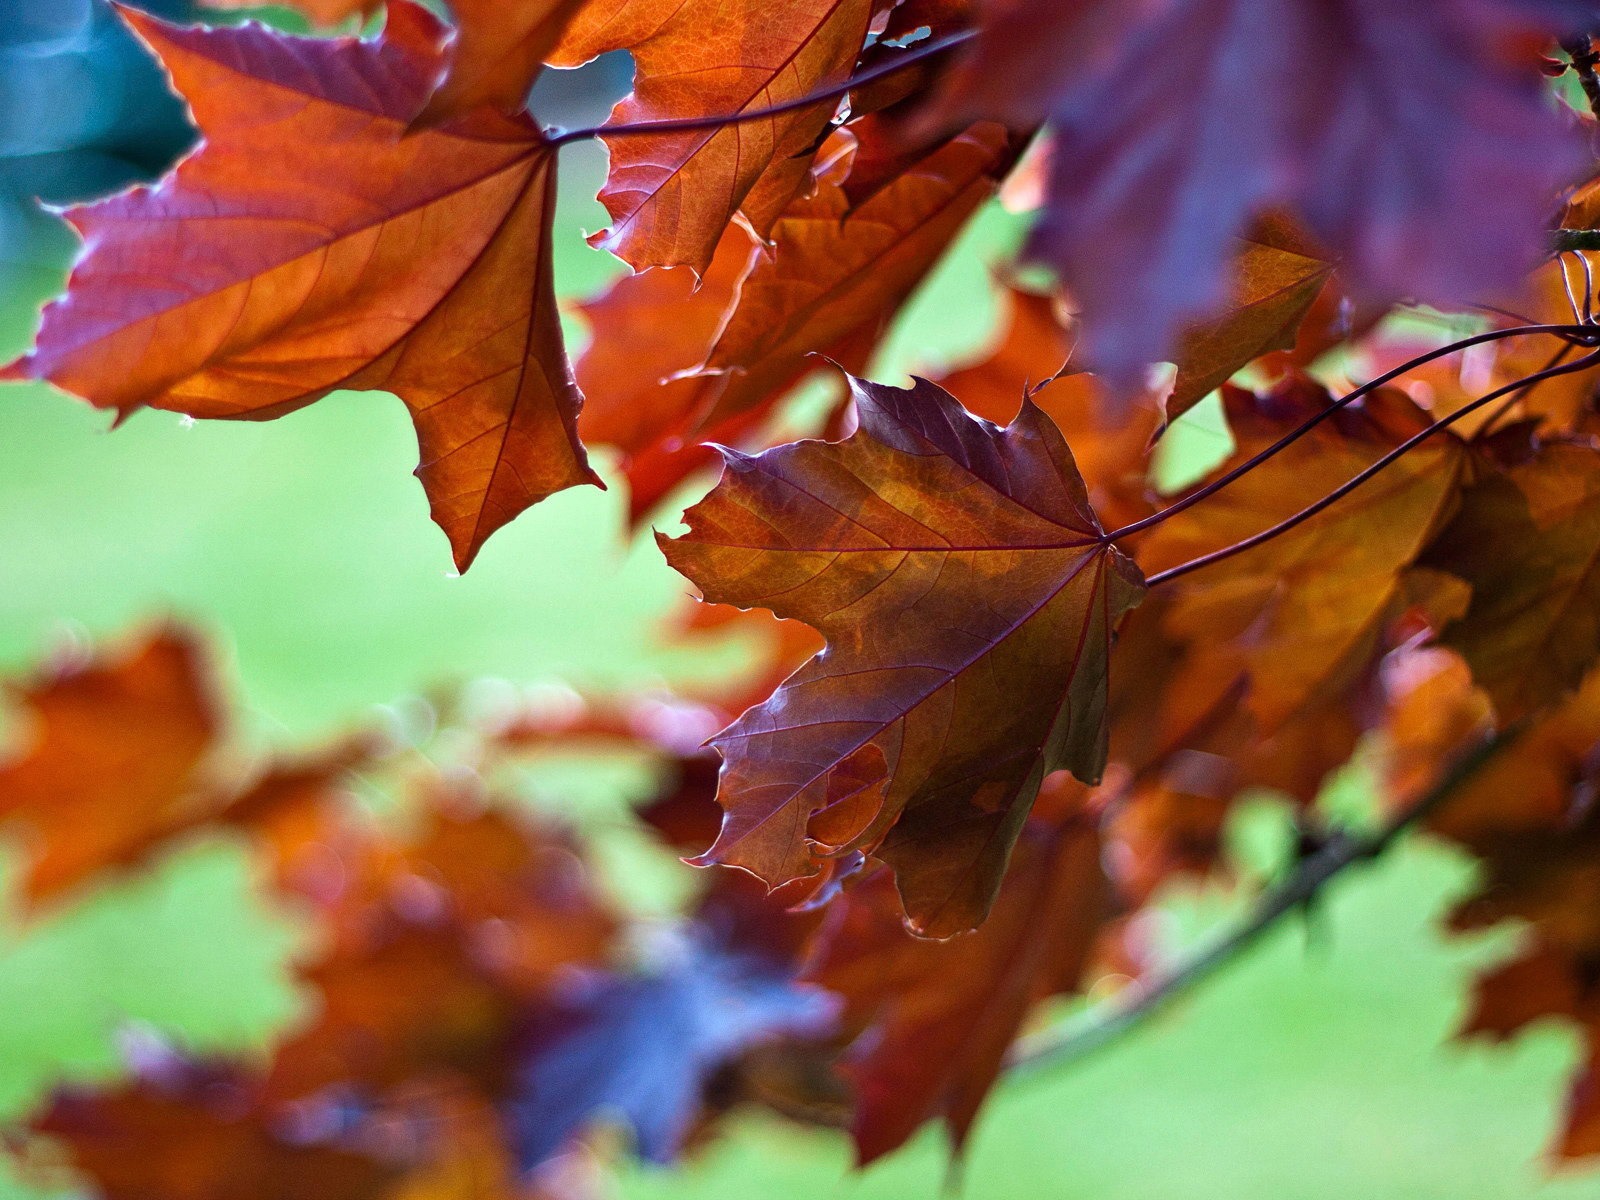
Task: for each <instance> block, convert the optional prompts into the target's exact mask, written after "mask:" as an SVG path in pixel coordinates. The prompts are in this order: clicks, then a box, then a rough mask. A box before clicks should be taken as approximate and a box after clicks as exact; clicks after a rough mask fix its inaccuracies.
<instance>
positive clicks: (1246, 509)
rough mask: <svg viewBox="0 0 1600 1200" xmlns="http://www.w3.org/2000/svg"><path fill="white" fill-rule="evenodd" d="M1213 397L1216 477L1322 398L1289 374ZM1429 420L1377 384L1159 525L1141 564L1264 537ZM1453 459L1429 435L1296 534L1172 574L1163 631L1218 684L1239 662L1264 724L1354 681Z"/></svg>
mask: <svg viewBox="0 0 1600 1200" xmlns="http://www.w3.org/2000/svg"><path fill="white" fill-rule="evenodd" d="M1223 401H1224V405H1225V407H1226V410H1227V415H1228V421H1229V425H1230V426H1231V427H1232V429H1233V433H1234V437H1235V440H1236V442H1237V447H1236V449H1235V452H1234V454H1233V455H1232V456H1230V458H1229V460H1228V461H1227V462H1225V463H1223V464H1222V465H1221V466H1220V467H1219V468H1218V470H1217V474H1218V475H1220V474H1221V473H1223V472H1226V471H1227V470H1229V469H1230V468H1232V467H1233V466H1235V465H1237V464H1238V463H1240V462H1243V461H1245V460H1246V459H1248V458H1250V457H1252V456H1254V455H1255V454H1257V453H1258V452H1260V451H1262V450H1263V449H1265V448H1266V447H1267V446H1269V445H1271V444H1273V443H1274V442H1276V441H1277V439H1278V438H1280V437H1281V436H1282V435H1284V434H1285V433H1288V432H1289V431H1290V430H1292V429H1295V428H1296V427H1298V426H1299V425H1300V424H1301V423H1302V422H1303V421H1305V420H1307V419H1309V418H1311V417H1313V416H1315V415H1316V414H1317V413H1318V412H1319V411H1322V410H1323V409H1324V408H1325V407H1326V406H1327V405H1328V404H1330V403H1331V402H1332V401H1331V397H1329V396H1328V394H1327V392H1326V391H1324V390H1323V389H1322V388H1321V387H1320V386H1319V385H1317V384H1314V383H1312V382H1310V381H1309V380H1306V379H1304V378H1294V377H1291V378H1290V379H1288V380H1286V381H1285V382H1284V383H1282V384H1281V385H1279V386H1278V387H1277V388H1275V389H1274V390H1273V391H1271V392H1269V393H1267V394H1265V395H1263V396H1259V397H1257V396H1255V395H1253V394H1252V393H1249V392H1245V391H1243V390H1241V389H1238V388H1231V387H1230V388H1225V389H1224V391H1223ZM1429 424H1430V422H1429V421H1428V419H1427V416H1426V414H1424V413H1423V412H1422V411H1421V410H1420V409H1418V408H1417V407H1416V406H1415V405H1414V404H1413V403H1412V402H1411V401H1410V400H1409V399H1407V398H1406V396H1405V395H1404V394H1403V393H1400V392H1395V391H1379V392H1377V393H1375V394H1374V395H1372V396H1369V397H1368V398H1367V400H1366V402H1365V403H1364V404H1363V405H1361V406H1360V407H1359V408H1355V407H1350V408H1345V409H1342V410H1340V411H1339V412H1337V413H1335V414H1334V415H1333V416H1332V417H1330V418H1329V419H1327V420H1325V421H1324V422H1323V423H1322V424H1321V425H1319V426H1318V427H1317V428H1316V429H1315V430H1313V431H1312V432H1311V433H1309V434H1307V435H1305V436H1304V437H1302V438H1300V439H1299V440H1298V441H1297V442H1295V443H1294V445H1292V446H1290V447H1288V448H1287V449H1285V450H1284V451H1282V452H1281V453H1279V454H1277V455H1276V456H1275V457H1273V458H1271V459H1270V460H1269V461H1267V462H1266V463H1264V464H1263V465H1262V466H1261V467H1259V468H1258V469H1256V470H1254V471H1252V472H1250V473H1249V474H1248V475H1246V476H1245V477H1244V478H1242V479H1239V480H1238V481H1236V482H1235V483H1233V484H1232V485H1231V486H1229V487H1228V488H1226V489H1224V490H1223V491H1221V492H1218V493H1217V494H1216V495H1214V496H1209V497H1207V499H1206V500H1205V501H1204V502H1203V503H1200V504H1196V505H1195V506H1194V507H1192V508H1190V509H1188V510H1187V511H1186V512H1183V513H1181V514H1179V515H1177V516H1174V517H1173V518H1172V519H1170V520H1167V521H1165V522H1163V523H1162V524H1160V525H1159V526H1157V527H1156V528H1155V529H1154V530H1153V531H1152V532H1151V534H1150V536H1149V538H1148V540H1147V541H1146V542H1145V544H1144V545H1143V546H1142V547H1141V548H1140V561H1141V564H1142V565H1143V566H1144V568H1145V569H1146V570H1147V571H1154V570H1159V569H1164V568H1167V567H1170V566H1174V565H1177V564H1178V563H1182V562H1187V561H1189V560H1191V559H1194V558H1197V557H1199V556H1200V555H1202V554H1205V553H1209V552H1210V551H1213V550H1216V549H1218V548H1220V547H1223V546H1228V545H1231V544H1233V543H1235V542H1238V541H1240V540H1242V539H1243V538H1246V537H1249V536H1250V535H1252V534H1255V533H1259V532H1260V531H1262V530H1264V529H1267V528H1269V527H1271V526H1272V525H1274V524H1276V523H1277V522H1278V521H1281V520H1283V519H1285V518H1287V517H1290V516H1292V515H1294V514H1295V513H1297V512H1298V511H1300V510H1301V509H1303V508H1305V507H1306V506H1307V505H1309V504H1311V503H1313V502H1314V501H1317V500H1319V499H1321V498H1322V497H1323V496H1325V495H1327V494H1328V493H1329V492H1331V491H1332V490H1333V489H1334V488H1336V487H1338V486H1339V485H1341V484H1343V483H1345V482H1346V481H1347V480H1349V479H1351V478H1353V477H1354V476H1356V475H1357V474H1359V473H1360V472H1361V471H1362V470H1364V469H1365V468H1367V467H1369V466H1371V465H1372V464H1373V463H1374V462H1376V461H1377V460H1378V459H1379V458H1381V457H1382V456H1383V455H1384V454H1386V453H1387V452H1389V451H1390V450H1392V449H1394V447H1396V446H1397V445H1399V444H1400V443H1401V442H1402V441H1404V440H1405V439H1406V438H1408V437H1411V436H1412V435H1414V434H1415V433H1417V432H1419V431H1420V430H1422V429H1424V428H1426V427H1427V426H1428V425H1429ZM1463 462H1464V455H1463V451H1462V446H1461V443H1460V441H1459V440H1458V439H1454V438H1453V437H1451V436H1448V435H1446V436H1441V437H1436V438H1433V439H1432V440H1430V441H1428V442H1425V443H1422V444H1421V445H1419V446H1418V447H1417V448H1416V449H1415V450H1414V451H1413V452H1412V453H1410V454H1408V455H1407V456H1406V457H1405V458H1403V459H1401V460H1400V461H1398V462H1396V463H1395V464H1393V465H1392V466H1390V467H1389V468H1388V469H1387V470H1385V471H1383V472H1382V473H1381V474H1379V475H1377V476H1376V477H1375V478H1373V479H1371V480H1370V481H1368V482H1367V483H1365V484H1364V485H1362V486H1361V487H1360V488H1358V489H1357V490H1356V491H1354V492H1352V493H1351V494H1350V495H1348V496H1347V497H1345V498H1343V499H1342V500H1340V501H1339V502H1337V503H1336V504H1334V505H1333V506H1331V507H1329V508H1328V509H1326V510H1324V511H1323V512H1322V513H1320V514H1318V515H1317V516H1315V517H1313V518H1311V519H1310V520H1308V521H1306V522H1305V523H1304V524H1302V525H1300V526H1299V527H1298V528H1296V529H1294V530H1292V531H1290V532H1288V533H1285V534H1283V535H1282V536H1280V537H1277V538H1275V539H1273V540H1272V541H1270V542H1267V543H1265V544H1263V545H1261V546H1258V547H1256V548H1254V549H1252V550H1249V551H1246V552H1245V553H1242V554H1239V555H1236V556H1235V557H1233V558H1230V559H1227V560H1225V561H1223V562H1220V563H1217V564H1215V565H1212V566H1208V567H1205V568H1204V569H1202V570H1199V571H1196V572H1195V573H1193V574H1192V575H1189V576H1185V577H1183V578H1182V579H1179V580H1175V581H1174V583H1173V584H1172V585H1171V586H1172V587H1173V589H1174V590H1175V592H1176V596H1175V603H1174V604H1173V607H1172V610H1171V612H1170V613H1169V614H1168V618H1167V628H1168V631H1169V632H1170V633H1171V634H1172V635H1173V636H1175V637H1176V638H1178V640H1179V641H1181V642H1184V643H1187V644H1188V645H1189V646H1190V648H1191V651H1192V653H1193V654H1194V655H1195V656H1196V657H1195V659H1194V661H1193V662H1192V663H1191V665H1190V667H1189V668H1188V670H1190V671H1192V672H1194V673H1196V674H1198V675H1200V676H1202V677H1209V678H1210V679H1212V680H1215V681H1217V682H1218V683H1219V685H1220V686H1222V687H1226V685H1227V681H1229V680H1231V679H1233V678H1235V677H1236V676H1238V675H1239V674H1240V673H1241V672H1242V673H1243V674H1244V675H1245V676H1246V677H1247V679H1248V688H1247V691H1246V693H1245V696H1244V703H1245V705H1246V706H1247V707H1248V709H1249V711H1250V712H1251V713H1252V714H1253V715H1254V716H1255V717H1256V718H1257V719H1258V720H1259V721H1260V722H1261V724H1262V727H1263V732H1270V731H1271V730H1273V729H1275V728H1276V727H1278V726H1279V725H1281V724H1283V723H1284V722H1285V721H1287V720H1289V719H1290V718H1292V717H1294V716H1295V715H1296V714H1297V713H1299V712H1300V711H1301V710H1302V709H1304V708H1305V707H1306V706H1307V705H1308V704H1310V703H1311V702H1312V701H1313V700H1314V699H1315V698H1317V697H1318V696H1319V695H1325V694H1327V692H1328V690H1329V689H1332V690H1334V691H1337V690H1338V689H1340V688H1341V687H1343V686H1345V685H1347V684H1349V683H1350V682H1352V680H1353V678H1354V676H1355V675H1356V674H1358V673H1360V672H1361V671H1363V670H1365V669H1367V668H1368V667H1370V665H1371V664H1372V662H1373V658H1374V655H1375V654H1376V653H1377V652H1378V650H1379V649H1380V648H1381V634H1382V632H1383V630H1384V627H1385V624H1386V622H1387V621H1388V620H1389V619H1390V618H1392V617H1393V616H1394V615H1395V614H1396V612H1397V606H1399V605H1400V604H1401V603H1402V602H1403V599H1404V596H1405V592H1404V587H1403V585H1404V581H1405V578H1406V573H1407V571H1408V569H1409V568H1410V567H1411V566H1412V564H1413V563H1415V562H1416V560H1417V559H1418V557H1419V556H1420V555H1421V553H1422V551H1423V550H1424V548H1425V547H1426V546H1427V544H1428V543H1429V541H1430V540H1431V539H1432V537H1433V535H1434V534H1435V533H1436V532H1437V531H1438V530H1439V529H1440V528H1441V527H1442V526H1443V524H1444V522H1445V520H1446V519H1447V518H1448V517H1449V515H1450V513H1451V511H1452V509H1453V505H1454V504H1455V501H1456V497H1457V492H1458V486H1459V479H1460V474H1461V469H1462V464H1463ZM1213 477H1215V476H1213Z"/></svg>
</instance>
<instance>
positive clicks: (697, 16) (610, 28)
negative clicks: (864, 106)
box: [551, 0, 874, 272]
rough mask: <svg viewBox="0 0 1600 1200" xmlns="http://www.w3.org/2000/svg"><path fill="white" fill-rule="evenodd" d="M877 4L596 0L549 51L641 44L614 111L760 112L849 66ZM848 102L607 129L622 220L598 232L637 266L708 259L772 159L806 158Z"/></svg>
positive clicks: (632, 115) (783, 164) (774, 166)
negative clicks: (718, 122) (776, 113)
mask: <svg viewBox="0 0 1600 1200" xmlns="http://www.w3.org/2000/svg"><path fill="white" fill-rule="evenodd" d="M873 7H874V4H873V0H776V2H775V3H765V4H757V3H755V2H754V0H736V2H734V3H724V2H723V0H688V2H687V3H685V2H684V0H591V3H589V4H588V5H587V7H585V8H584V9H583V11H582V12H581V13H580V14H579V15H578V17H577V19H576V20H575V21H574V22H573V23H572V25H571V27H570V28H569V29H568V31H567V36H566V37H565V39H564V40H563V41H562V43H561V45H560V46H559V47H558V48H557V49H556V51H555V53H554V55H553V56H552V60H551V61H552V62H554V63H556V64H557V65H560V66H575V65H577V64H579V63H582V62H584V61H586V60H588V59H591V58H594V57H595V56H596V55H599V54H603V53H605V52H606V51H608V50H628V51H630V52H631V53H632V54H633V58H634V65H635V72H636V74H635V82H634V90H633V93H632V95H630V96H628V97H627V98H625V99H624V100H622V101H621V102H620V103H619V104H618V105H617V106H616V108H615V109H614V110H613V111H612V114H611V120H610V124H612V125H624V124H633V123H637V122H640V121H656V120H674V119H691V118H695V117H706V116H714V115H719V114H734V113H743V112H749V111H752V110H755V109H761V108H768V107H771V106H773V105H776V104H781V103H783V102H785V101H788V100H796V99H799V98H801V97H804V96H807V95H809V94H811V93H812V92H814V91H817V90H818V89H820V88H823V87H825V86H827V85H828V84H829V83H834V82H838V81H839V80H842V79H845V78H846V77H848V76H849V74H850V71H851V68H852V67H853V66H854V65H855V61H856V58H857V56H858V55H859V54H860V53H861V47H862V44H863V43H864V42H865V40H866V36H867V26H868V21H869V19H870V18H871V15H872V10H873ZM837 107H838V105H837V102H836V101H827V102H822V103H819V104H816V105H812V106H810V107H808V108H804V109H801V110H798V111H795V112H791V113H786V114H784V115H783V116H781V117H772V118H769V119H766V120H761V121H749V122H745V123H741V124H732V125H725V126H723V127H721V128H719V129H714V130H702V131H697V132H694V133H681V134H678V133H671V134H648V135H635V136H612V137H609V138H607V139H606V142H607V146H608V148H609V149H610V151H611V171H610V174H609V175H608V176H607V179H606V184H605V187H604V188H603V189H602V190H601V193H600V199H601V200H602V201H603V202H604V203H605V206H606V209H607V211H609V212H610V214H611V220H612V226H611V229H610V230H608V231H606V232H605V233H603V234H600V235H597V236H596V237H595V238H593V239H591V240H592V241H594V243H595V244H596V245H600V246H604V247H605V248H606V249H608V250H611V251H613V252H614V253H616V254H617V255H619V256H620V257H621V258H623V259H624V260H625V261H626V262H628V263H629V264H630V265H631V266H633V267H634V269H636V270H643V269H644V268H645V267H652V266H662V267H671V266H688V267H691V268H693V269H694V270H695V271H697V272H698V271H703V270H705V269H706V267H707V266H709V264H710V262H711V257H712V254H713V251H714V250H715V248H716V245H717V242H718V240H719V239H720V238H721V237H722V233H723V230H724V229H726V228H727V225H728V222H729V221H730V220H732V219H733V216H734V214H735V213H736V212H738V211H739V209H740V207H741V206H742V205H743V204H744V203H745V199H746V197H748V196H749V195H750V194H751V192H752V190H753V189H755V188H756V186H757V185H758V183H760V182H761V180H762V179H763V177H764V176H765V175H766V174H767V173H768V172H771V171H779V172H789V171H792V170H793V160H794V159H795V158H796V157H797V156H807V157H808V152H809V151H810V150H812V149H814V148H815V145H816V142H817V139H818V137H819V135H820V134H821V133H822V131H823V129H824V127H825V126H826V125H827V123H828V120H829V118H830V117H831V116H832V115H833V112H834V110H835V109H836V108H837ZM796 182H798V181H796ZM790 194H791V195H792V194H793V193H792V192H791V193H790Z"/></svg>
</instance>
